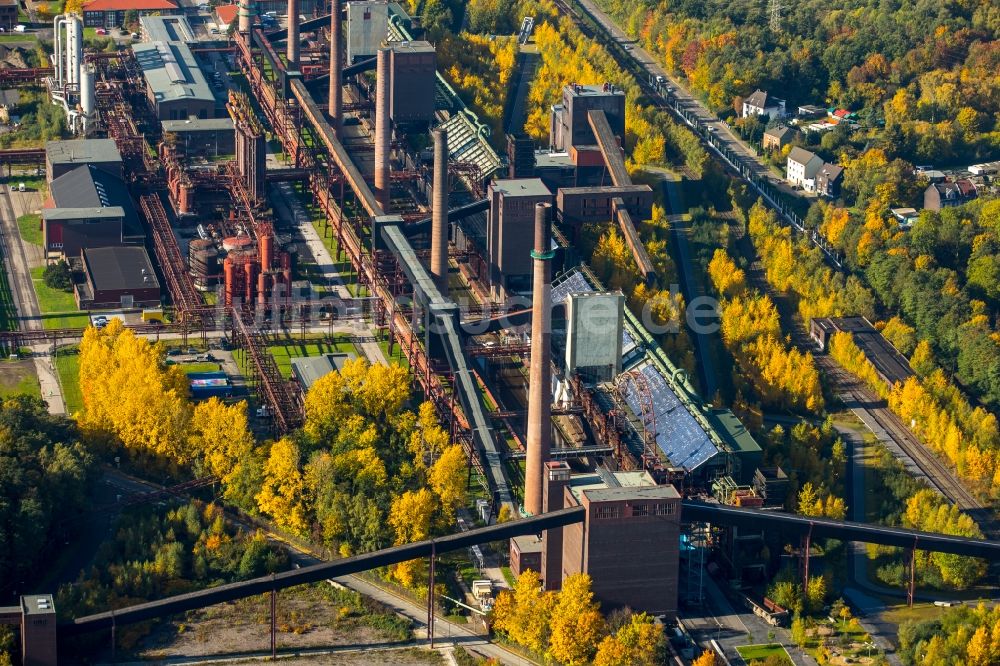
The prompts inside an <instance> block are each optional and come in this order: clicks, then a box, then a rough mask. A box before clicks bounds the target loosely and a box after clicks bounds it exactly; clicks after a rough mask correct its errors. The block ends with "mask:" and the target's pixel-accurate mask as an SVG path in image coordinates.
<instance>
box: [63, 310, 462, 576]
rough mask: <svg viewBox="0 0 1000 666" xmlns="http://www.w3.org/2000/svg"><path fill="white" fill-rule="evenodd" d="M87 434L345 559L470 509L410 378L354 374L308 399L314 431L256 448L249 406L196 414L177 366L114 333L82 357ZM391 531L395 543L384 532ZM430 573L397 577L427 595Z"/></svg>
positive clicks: (389, 371) (449, 451)
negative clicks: (216, 491) (216, 488)
mask: <svg viewBox="0 0 1000 666" xmlns="http://www.w3.org/2000/svg"><path fill="white" fill-rule="evenodd" d="M80 383H81V388H82V389H83V395H84V409H83V410H82V412H81V413H80V414H78V415H77V419H78V422H79V423H80V427H81V429H83V431H84V432H85V433H88V435H89V436H90V438H91V441H93V442H96V443H99V445H100V446H102V447H103V448H104V449H105V450H106V451H111V450H119V447H120V449H121V450H124V452H125V453H126V455H128V456H130V457H132V458H134V459H135V460H136V461H137V462H139V463H140V464H142V465H144V466H147V467H156V466H160V467H163V468H166V469H169V470H173V471H174V472H175V473H177V474H181V475H183V474H185V473H194V474H197V475H212V476H216V477H218V478H219V479H220V481H221V486H222V497H223V498H224V499H225V500H226V501H228V502H230V503H232V504H233V505H235V506H238V507H240V508H241V509H243V510H245V511H247V512H250V513H252V514H261V515H264V516H266V517H268V518H270V519H271V520H272V521H274V523H275V524H276V525H277V526H278V527H280V528H282V529H285V530H288V531H289V532H292V533H295V534H299V535H302V536H307V537H311V538H312V539H314V540H315V541H316V542H318V543H322V544H324V545H326V546H327V547H330V548H331V549H334V550H336V551H338V552H339V553H340V554H341V555H343V556H347V555H351V554H355V553H360V552H367V551H371V550H377V549H379V548H384V547H386V546H389V545H391V544H399V543H406V542H409V541H416V540H420V539H425V538H427V537H429V536H431V535H432V534H434V533H438V532H439V531H441V530H445V529H448V528H449V527H450V526H451V525H452V524H453V522H454V517H455V510H456V509H457V508H458V507H459V506H460V505H461V504H462V503H463V502H464V500H465V497H466V483H467V469H468V466H467V460H466V457H465V454H464V452H463V451H462V449H461V447H460V446H458V445H455V444H452V443H451V442H450V437H449V434H448V433H447V431H445V430H444V429H443V428H442V427H441V426H440V424H439V423H438V420H437V416H436V413H435V411H434V408H433V406H432V405H431V404H430V403H426V402H425V403H422V404H420V405H419V408H418V410H417V411H416V412H413V411H411V410H410V409H409V408H408V406H409V405H410V404H411V403H412V401H413V395H412V393H411V390H410V381H409V377H408V373H407V371H406V370H405V369H404V368H402V367H400V366H398V365H392V366H386V365H381V364H375V365H369V364H368V363H367V362H366V361H364V360H362V359H357V360H348V361H347V362H346V363H345V364H344V366H343V368H342V369H341V370H339V371H335V372H332V373H330V374H328V375H326V376H324V377H322V378H320V379H319V380H317V381H316V382H315V384H313V386H312V388H311V389H310V390H309V392H308V393H307V394H306V399H305V411H306V420H305V425H304V426H303V428H301V429H300V430H299V431H296V432H293V433H290V434H289V435H286V436H285V437H282V438H280V439H278V440H276V441H267V442H264V443H260V444H258V443H257V442H256V441H255V439H254V437H253V435H252V433H251V432H250V429H249V426H248V422H247V412H246V404H245V403H244V402H239V403H236V404H231V405H229V404H226V403H224V402H222V401H220V400H218V399H217V398H212V399H209V400H206V401H204V402H200V403H198V404H197V405H192V404H191V403H190V402H189V401H188V399H187V384H186V379H185V377H184V375H183V373H182V372H181V371H180V370H179V368H178V367H177V366H168V365H166V364H165V351H164V348H163V347H162V345H160V344H153V343H151V342H150V341H149V340H147V339H145V338H141V337H138V336H136V335H135V334H134V333H133V332H132V331H130V330H128V329H125V328H124V327H123V326H122V325H121V324H120V322H118V321H117V320H113V321H112V322H111V323H110V324H109V325H108V326H107V327H105V328H104V329H95V328H89V329H88V330H87V331H86V333H85V334H84V339H83V342H82V343H81V346H80ZM386 526H388V527H389V528H390V529H388V530H387V529H386ZM420 566H422V565H420V564H419V563H416V562H411V563H405V564H403V565H399V566H398V567H396V568H395V570H394V572H395V575H396V577H397V578H398V579H399V580H400V582H402V583H403V584H404V585H407V586H417V585H419V584H420V580H421V577H420V576H419V575H418V574H419V572H420Z"/></svg>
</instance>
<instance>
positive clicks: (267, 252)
mask: <svg viewBox="0 0 1000 666" xmlns="http://www.w3.org/2000/svg"><path fill="white" fill-rule="evenodd" d="M273 259H274V236H272V235H271V234H269V233H265V234H262V235H261V236H260V270H261V271H263V272H264V273H270V272H271V263H272V261H273Z"/></svg>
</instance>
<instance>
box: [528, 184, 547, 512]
mask: <svg viewBox="0 0 1000 666" xmlns="http://www.w3.org/2000/svg"><path fill="white" fill-rule="evenodd" d="M551 211H552V204H548V203H540V204H536V205H535V249H534V250H533V251H532V252H531V257H532V259H533V260H534V261H533V263H534V283H533V288H532V303H531V372H530V374H529V375H528V442H527V448H528V454H527V460H526V469H525V472H524V508H525V510H526V511H527V512H528V513H530V514H531V515H534V516H537V515H539V514H541V513H542V484H543V474H544V465H545V463H546V462H547V461H548V459H549V449H550V448H551V445H552V369H551V365H552V363H551V355H552V344H551V343H552V340H551V338H552V308H551V301H552V267H551V261H552V250H551V248H550V243H551V240H550V239H551V237H552V233H551V227H550V225H551V215H550V214H551Z"/></svg>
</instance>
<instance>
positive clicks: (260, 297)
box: [257, 273, 268, 305]
mask: <svg viewBox="0 0 1000 666" xmlns="http://www.w3.org/2000/svg"><path fill="white" fill-rule="evenodd" d="M267 278H268V275H267V273H261V274H260V275H258V276H257V303H259V304H260V305H264V304H265V303H267Z"/></svg>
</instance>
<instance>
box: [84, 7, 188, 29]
mask: <svg viewBox="0 0 1000 666" xmlns="http://www.w3.org/2000/svg"><path fill="white" fill-rule="evenodd" d="M130 9H134V10H135V11H136V12H138V13H139V16H147V15H149V14H158V15H162V16H167V15H170V14H180V13H181V8H180V5H179V3H178V2H176V1H175V0H90V1H89V2H87V3H85V4H84V5H83V24H84V25H85V26H87V27H88V28H107V29H111V28H118V27H121V26H122V25H124V24H125V12H127V11H128V10H130Z"/></svg>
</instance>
